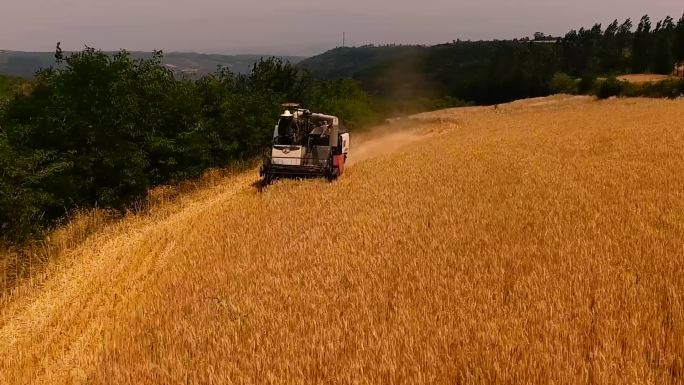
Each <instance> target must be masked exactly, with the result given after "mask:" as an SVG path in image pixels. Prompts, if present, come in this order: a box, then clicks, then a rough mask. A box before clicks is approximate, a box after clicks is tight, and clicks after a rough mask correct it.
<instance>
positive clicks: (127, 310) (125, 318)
mask: <svg viewBox="0 0 684 385" xmlns="http://www.w3.org/2000/svg"><path fill="white" fill-rule="evenodd" d="M682 116H684V101H664V100H641V99H639V100H635V99H625V100H610V101H602V102H597V101H593V100H591V99H588V98H582V97H565V96H557V97H551V98H545V99H535V100H529V101H523V102H516V103H512V104H510V105H502V106H498V108H483V107H480V108H468V109H456V110H448V111H442V112H437V113H430V114H423V115H419V116H417V117H415V118H413V123H414V124H416V125H418V126H421V129H422V130H424V131H429V132H430V133H431V134H430V136H429V137H428V138H426V139H424V140H422V141H416V140H413V139H411V140H410V141H409V143H407V144H406V145H405V146H403V147H400V148H399V147H397V148H395V150H396V151H394V152H385V153H383V154H380V155H378V156H375V157H372V156H370V153H369V150H367V148H368V147H367V148H366V150H363V149H360V151H359V153H362V152H363V151H366V152H365V154H366V155H364V156H365V157H366V158H367V159H365V161H363V162H357V163H356V164H355V165H354V166H353V167H352V168H351V169H349V171H348V173H347V174H346V175H345V176H344V177H343V178H342V179H340V180H339V181H338V182H336V183H333V184H328V183H326V182H323V181H303V182H302V181H282V182H278V183H276V184H275V185H273V186H271V187H269V188H267V189H265V190H264V191H263V192H262V193H259V192H257V191H256V190H255V189H254V188H253V187H251V186H250V184H251V182H253V181H254V180H255V179H256V176H255V174H253V173H252V174H250V173H248V174H243V175H240V176H237V177H231V178H227V179H225V180H223V181H222V182H220V183H218V184H217V186H215V187H213V188H207V189H205V190H202V191H200V192H197V193H195V194H194V195H192V199H186V200H182V201H181V202H180V203H178V204H176V205H175V206H173V207H174V209H173V210H175V212H168V213H167V214H165V215H163V216H161V217H155V215H154V214H150V215H146V216H135V217H130V218H127V219H125V220H123V221H121V222H118V223H116V224H113V225H111V226H110V227H109V228H108V230H107V231H100V232H98V233H96V235H95V236H92V237H90V238H88V239H87V240H86V241H85V242H84V243H83V244H81V245H80V246H78V247H75V248H73V250H71V251H70V253H68V255H67V256H65V257H63V258H60V259H59V260H58V261H57V262H55V263H54V264H53V265H52V266H51V268H50V269H49V274H47V276H46V277H45V278H44V279H41V280H38V281H36V282H34V283H31V282H25V283H23V284H22V285H20V286H19V287H18V288H17V289H16V290H15V291H14V293H13V294H12V295H10V296H7V297H6V298H5V299H4V300H3V302H2V304H1V306H2V307H1V308H0V383H10V384H15V383H16V384H19V383H36V384H52V383H54V384H61V383H89V384H90V383H92V384H100V383H101V384H146V383H159V384H180V383H183V384H188V383H189V384H200V383H201V384H218V383H240V384H250V383H331V384H333V383H334V384H338V383H349V384H352V383H353V384H361V383H368V384H371V383H372V384H376V383H377V384H379V383H407V384H414V383H426V384H427V383H430V384H433V383H449V384H452V383H539V384H546V383H556V384H578V383H600V384H637V383H638V384H661V383H683V382H684V358H683V357H684V337H683V336H684V298H683V295H684V258H683V257H684V255H683V254H684V240H683V239H684V156H683V154H684V121H683V120H682ZM411 137H412V138H413V136H411ZM395 139H396V138H395ZM377 141H380V142H382V138H380V139H376V142H373V144H371V145H372V146H377V143H378V142H377ZM395 142H399V140H397V141H395ZM361 150H362V151H361ZM352 156H353V154H352ZM169 210H171V209H169Z"/></svg>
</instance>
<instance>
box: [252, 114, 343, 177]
mask: <svg viewBox="0 0 684 385" xmlns="http://www.w3.org/2000/svg"><path fill="white" fill-rule="evenodd" d="M348 153H349V133H347V132H346V130H345V129H344V128H343V127H342V126H341V125H340V121H339V119H338V118H337V117H336V116H331V115H325V114H319V113H312V112H311V111H309V110H307V109H304V108H302V107H301V106H300V105H299V104H296V103H286V104H283V105H282V113H281V115H280V118H279V119H278V124H276V126H275V130H274V132H273V145H272V146H271V150H270V151H269V153H268V154H267V155H266V156H265V157H264V161H263V165H262V166H261V171H260V175H261V177H262V178H263V179H264V182H265V183H267V184H268V183H270V182H271V181H272V180H273V179H275V178H316V177H325V178H327V179H328V180H330V181H333V180H335V179H337V177H339V176H340V175H342V173H344V164H345V162H346V160H347V155H348Z"/></svg>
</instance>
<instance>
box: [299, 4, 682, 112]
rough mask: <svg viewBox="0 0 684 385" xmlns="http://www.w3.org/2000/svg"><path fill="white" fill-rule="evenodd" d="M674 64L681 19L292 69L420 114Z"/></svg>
mask: <svg viewBox="0 0 684 385" xmlns="http://www.w3.org/2000/svg"><path fill="white" fill-rule="evenodd" d="M682 61H684V16H682V17H681V18H680V19H679V20H678V21H676V22H675V20H674V19H673V18H672V17H667V18H665V19H663V20H661V21H658V22H652V21H651V19H650V17H649V16H644V17H642V18H641V20H640V21H639V22H638V23H636V25H635V23H633V22H632V20H625V21H623V22H620V21H618V20H615V21H614V22H612V23H610V24H609V25H608V26H606V27H604V26H603V25H602V24H595V25H594V26H592V27H590V28H580V29H577V30H572V31H570V32H568V33H567V34H566V35H565V36H563V37H558V38H556V39H555V41H554V40H553V39H551V38H550V37H549V36H546V34H543V33H538V34H537V38H536V40H530V39H515V40H502V41H461V40H456V41H453V42H451V43H447V44H440V45H436V46H432V47H423V46H393V47H380V46H367V47H359V48H338V49H336V50H332V51H330V52H328V53H326V54H324V55H321V56H319V57H314V58H311V59H308V60H305V61H304V62H302V63H300V66H302V67H304V68H306V69H308V70H310V71H311V72H312V73H313V75H314V76H316V77H318V78H321V79H338V78H343V77H352V78H354V79H356V80H358V81H359V82H360V84H361V85H362V87H363V88H364V89H365V90H367V91H368V92H369V93H370V94H371V95H372V96H373V97H374V98H376V99H377V100H378V104H379V105H381V106H383V105H384V106H387V109H388V110H390V111H391V112H393V113H401V112H402V111H403V110H408V112H411V111H412V108H411V106H412V105H413V106H416V105H417V106H418V108H420V107H421V106H423V105H424V103H421V102H420V101H421V100H423V101H424V100H433V101H436V104H439V101H441V100H444V101H449V102H448V103H443V104H459V103H468V102H470V103H475V104H494V103H503V102H507V101H511V100H515V99H519V98H526V97H536V96H545V95H549V94H551V93H552V92H554V91H555V89H554V87H553V84H554V81H553V80H554V77H556V76H557V75H559V74H565V75H567V76H568V77H570V78H572V79H580V78H581V79H583V81H582V82H581V84H575V85H574V89H575V90H576V92H580V93H589V92H595V89H596V88H597V87H598V86H600V84H599V83H597V82H596V78H597V77H610V76H614V75H619V74H628V73H644V72H650V73H661V74H669V73H671V72H672V70H673V67H674V63H675V62H682ZM636 91H637V90H635V92H636ZM651 91H653V92H656V91H657V90H651ZM664 94H666V92H665V93H664ZM398 101H400V102H399V103H398ZM392 108H394V109H395V110H394V111H392Z"/></svg>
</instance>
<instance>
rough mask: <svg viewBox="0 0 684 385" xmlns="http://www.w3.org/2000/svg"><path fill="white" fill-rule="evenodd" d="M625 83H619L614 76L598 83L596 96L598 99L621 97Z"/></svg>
mask: <svg viewBox="0 0 684 385" xmlns="http://www.w3.org/2000/svg"><path fill="white" fill-rule="evenodd" d="M625 84H626V82H623V81H620V80H618V79H617V78H615V77H614V76H611V77H609V78H608V79H606V80H603V81H600V82H598V85H597V87H596V96H597V97H598V98H599V99H607V98H609V97H611V96H618V95H621V94H622V92H623V90H624V86H625Z"/></svg>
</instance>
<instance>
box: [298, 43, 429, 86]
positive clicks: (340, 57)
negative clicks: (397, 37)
mask: <svg viewBox="0 0 684 385" xmlns="http://www.w3.org/2000/svg"><path fill="white" fill-rule="evenodd" d="M425 50H427V48H426V47H423V46H412V45H385V46H374V45H367V46H362V47H340V48H335V49H333V50H330V51H328V52H325V53H323V54H321V55H318V56H314V57H310V58H308V59H305V60H302V61H301V62H299V64H298V66H299V67H300V68H303V69H306V70H308V71H309V72H311V73H312V74H313V75H314V76H315V77H317V78H320V79H328V80H334V79H345V78H352V77H355V76H356V75H358V74H359V73H362V72H364V71H366V70H369V69H371V68H373V67H378V66H384V65H387V64H389V63H392V62H396V61H399V60H401V58H403V57H407V56H416V55H417V54H419V53H420V52H424V51H425Z"/></svg>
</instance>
